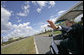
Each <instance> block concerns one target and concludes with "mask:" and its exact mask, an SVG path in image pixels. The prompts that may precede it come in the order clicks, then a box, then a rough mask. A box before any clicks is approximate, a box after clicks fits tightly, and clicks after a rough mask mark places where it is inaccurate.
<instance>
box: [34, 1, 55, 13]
mask: <svg viewBox="0 0 84 55" xmlns="http://www.w3.org/2000/svg"><path fill="white" fill-rule="evenodd" d="M32 3H33V4H35V5H36V4H37V5H39V6H40V8H37V10H38V11H39V10H40V11H41V10H42V9H43V7H45V6H47V5H48V4H49V5H50V6H49V7H48V8H51V7H53V6H54V5H55V2H54V1H32ZM38 11H37V12H38ZM38 13H39V12H38Z"/></svg>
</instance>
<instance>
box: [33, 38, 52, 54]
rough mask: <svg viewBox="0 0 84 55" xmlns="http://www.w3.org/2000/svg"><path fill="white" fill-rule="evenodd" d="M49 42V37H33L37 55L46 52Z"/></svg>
mask: <svg viewBox="0 0 84 55" xmlns="http://www.w3.org/2000/svg"><path fill="white" fill-rule="evenodd" d="M51 40H52V39H51V37H40V36H35V42H36V45H37V49H38V53H39V54H45V53H46V52H48V50H49V46H50V44H51Z"/></svg>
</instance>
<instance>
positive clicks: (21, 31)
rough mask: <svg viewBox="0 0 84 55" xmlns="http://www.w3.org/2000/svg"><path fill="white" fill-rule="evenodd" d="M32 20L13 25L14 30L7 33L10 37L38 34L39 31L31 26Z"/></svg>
mask: <svg viewBox="0 0 84 55" xmlns="http://www.w3.org/2000/svg"><path fill="white" fill-rule="evenodd" d="M29 24H30V22H26V23H23V24H19V25H16V24H14V25H12V27H13V28H14V30H13V31H12V32H11V33H10V34H8V35H7V37H8V38H11V37H22V36H23V37H25V36H31V35H34V34H37V33H38V31H36V30H34V29H33V28H32V27H31V26H29Z"/></svg>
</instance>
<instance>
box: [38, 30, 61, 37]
mask: <svg viewBox="0 0 84 55" xmlns="http://www.w3.org/2000/svg"><path fill="white" fill-rule="evenodd" d="M51 33H52V32H46V33H42V34H39V35H38V36H46V37H47V36H49V35H50V34H51ZM53 34H54V35H57V34H61V31H54V32H53Z"/></svg>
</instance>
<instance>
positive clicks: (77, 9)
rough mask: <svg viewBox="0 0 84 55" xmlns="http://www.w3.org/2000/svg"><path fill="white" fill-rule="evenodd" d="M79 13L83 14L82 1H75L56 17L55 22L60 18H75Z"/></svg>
mask: <svg viewBox="0 0 84 55" xmlns="http://www.w3.org/2000/svg"><path fill="white" fill-rule="evenodd" d="M80 14H83V1H80V2H78V3H76V4H75V5H74V6H73V7H72V8H70V9H69V10H67V11H66V12H65V13H64V14H63V15H61V16H60V17H58V19H57V20H56V22H57V21H59V20H62V19H68V20H70V19H75V18H76V17H77V16H79V15H80ZM56 22H55V23H56Z"/></svg>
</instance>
